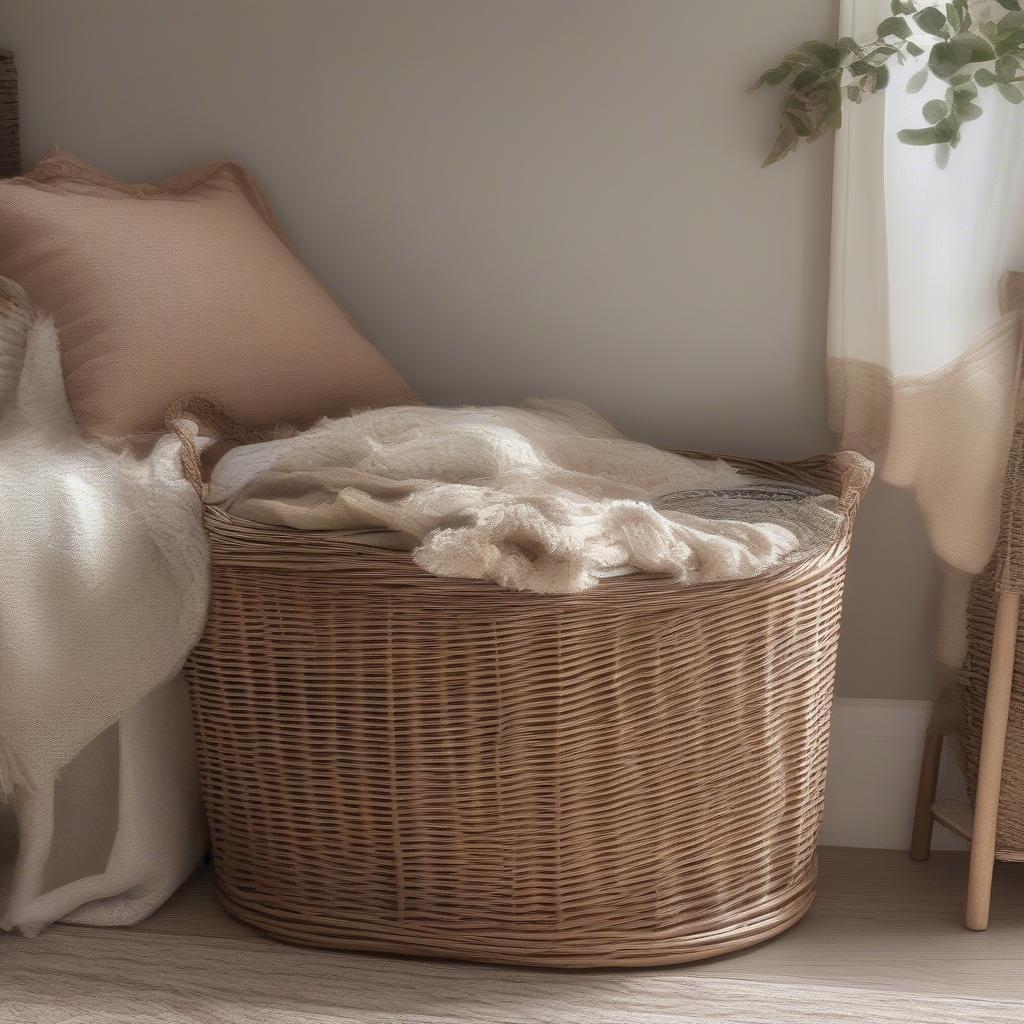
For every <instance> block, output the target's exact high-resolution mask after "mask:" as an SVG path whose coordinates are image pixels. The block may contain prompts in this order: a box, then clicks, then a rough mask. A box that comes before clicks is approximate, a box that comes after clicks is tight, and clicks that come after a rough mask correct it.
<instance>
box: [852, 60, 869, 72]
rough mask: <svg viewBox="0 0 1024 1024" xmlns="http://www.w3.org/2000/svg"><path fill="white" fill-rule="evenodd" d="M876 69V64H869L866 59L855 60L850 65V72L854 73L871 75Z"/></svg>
mask: <svg viewBox="0 0 1024 1024" xmlns="http://www.w3.org/2000/svg"><path fill="white" fill-rule="evenodd" d="M874 70H875V65H874V64H869V63H868V62H867V61H866V60H855V61H854V62H853V63H852V64H851V65H850V74H852V75H858V76H859V75H870V74H873V73H874Z"/></svg>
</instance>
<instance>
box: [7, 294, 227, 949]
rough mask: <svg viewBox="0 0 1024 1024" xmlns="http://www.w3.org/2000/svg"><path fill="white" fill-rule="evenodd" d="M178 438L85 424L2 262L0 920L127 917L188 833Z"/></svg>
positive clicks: (166, 875) (198, 578) (184, 541)
mask: <svg viewBox="0 0 1024 1024" xmlns="http://www.w3.org/2000/svg"><path fill="white" fill-rule="evenodd" d="M179 448H180V445H179V442H178V441H177V439H176V438H174V437H172V436H167V437H165V438H164V439H162V440H161V441H160V442H159V443H158V444H157V445H156V447H155V448H154V449H153V451H152V452H151V453H150V454H149V455H148V456H147V457H145V458H141V457H133V456H131V455H129V454H121V455H118V454H115V453H113V452H111V451H109V450H108V449H106V448H104V447H102V446H101V445H99V444H97V443H95V442H91V441H87V440H84V439H83V438H82V437H81V436H80V435H79V432H78V428H77V425H76V424H75V421H74V419H73V417H72V415H71V412H70V410H69V408H68V404H67V400H66V397H65V393H64V384H63V378H62V374H61V368H60V361H59V354H58V348H57V339H56V332H55V330H54V327H53V324H52V322H51V321H50V320H49V319H46V318H43V317H42V316H40V315H39V314H37V312H36V310H35V309H34V308H33V306H32V305H31V303H30V302H29V300H28V298H27V297H26V295H25V293H24V292H23V291H22V290H21V289H20V288H18V287H17V286H16V285H14V284H12V283H11V282H10V281H7V280H6V279H3V278H0V522H2V523H3V532H2V534H0V928H13V927H20V928H22V929H23V930H26V931H32V930H34V929H38V928H39V927H41V926H42V925H45V924H47V923H49V922H50V921H53V920H57V919H58V918H62V917H66V916H67V915H69V914H74V915H75V918H74V919H76V920H81V921H88V922H92V923H129V922H130V921H131V920H135V919H138V918H140V917H143V916H145V915H146V914H147V913H149V912H151V911H152V910H153V909H155V907H156V906H158V905H159V904H160V902H161V901H162V900H163V899H164V898H166V896H167V895H169V894H170V892H172V891H173V890H174V888H175V887H176V886H177V885H179V884H180V883H181V881H182V880H183V879H184V877H185V876H187V874H188V873H189V872H190V871H191V870H192V868H193V867H194V865H195V863H196V860H197V859H198V857H199V856H200V855H201V853H202V850H203V849H204V835H203V826H202V816H201V812H200V809H199V795H198V784H197V780H196V769H195V760H194V755H193V752H192V749H191V733H190V729H189V723H188V712H187V700H186V692H185V689H184V684H183V682H182V680H181V679H180V676H179V672H180V669H181V666H182V664H183V662H184V660H185V657H186V656H187V654H188V652H189V650H190V649H191V647H192V646H193V645H194V643H195V642H196V640H197V639H198V637H199V635H200V632H201V630H202V626H203V622H204V619H205V614H206V606H207V600H208V571H209V570H208V550H207V545H206V539H205V536H204V534H203V530H202V524H201V520H200V516H199V505H198V501H197V500H196V497H195V494H194V492H193V490H192V488H191V487H189V485H188V484H187V483H185V482H184V481H183V480H182V478H181V472H180V465H179ZM5 848H6V849H5Z"/></svg>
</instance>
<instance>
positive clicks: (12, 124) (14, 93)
mask: <svg viewBox="0 0 1024 1024" xmlns="http://www.w3.org/2000/svg"><path fill="white" fill-rule="evenodd" d="M20 171H21V144H20V134H19V131H18V73H17V69H16V68H15V66H14V54H13V53H11V52H10V50H0V178H9V177H11V176H12V175H15V174H18V173H20Z"/></svg>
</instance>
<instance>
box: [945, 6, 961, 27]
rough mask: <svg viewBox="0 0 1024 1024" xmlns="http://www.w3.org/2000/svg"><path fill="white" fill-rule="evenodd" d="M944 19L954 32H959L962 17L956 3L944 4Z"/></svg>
mask: <svg viewBox="0 0 1024 1024" xmlns="http://www.w3.org/2000/svg"><path fill="white" fill-rule="evenodd" d="M946 21H948V22H949V27H950V28H951V29H952V30H953V31H954V32H960V31H961V30H962V29H963V27H964V19H963V17H962V15H961V13H960V9H959V8H958V7H957V6H956V4H946Z"/></svg>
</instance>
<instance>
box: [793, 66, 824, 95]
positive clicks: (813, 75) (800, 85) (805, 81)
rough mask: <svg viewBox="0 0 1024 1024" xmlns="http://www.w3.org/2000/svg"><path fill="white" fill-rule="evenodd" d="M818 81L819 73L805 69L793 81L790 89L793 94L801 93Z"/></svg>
mask: <svg viewBox="0 0 1024 1024" xmlns="http://www.w3.org/2000/svg"><path fill="white" fill-rule="evenodd" d="M820 79H821V75H820V73H819V72H817V71H814V70H812V69H811V68H806V69H804V70H803V71H801V72H800V74H798V75H797V76H796V78H794V79H793V84H792V86H791V88H792V89H793V91H794V92H803V91H805V90H806V89H807V88H808V87H809V86H811V85H813V84H814V83H815V82H817V81H819V80H820Z"/></svg>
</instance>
